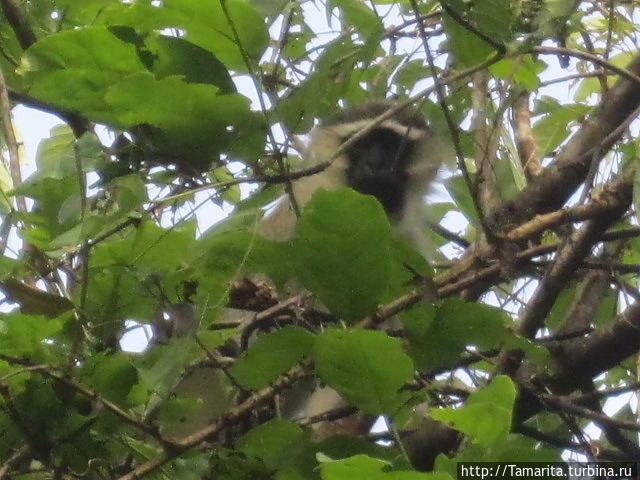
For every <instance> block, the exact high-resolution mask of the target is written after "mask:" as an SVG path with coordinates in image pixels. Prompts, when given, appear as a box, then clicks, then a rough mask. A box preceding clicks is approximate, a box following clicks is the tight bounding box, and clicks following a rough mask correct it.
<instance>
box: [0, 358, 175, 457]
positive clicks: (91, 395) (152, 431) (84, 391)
mask: <svg viewBox="0 0 640 480" xmlns="http://www.w3.org/2000/svg"><path fill="white" fill-rule="evenodd" d="M0 359H1V360H4V361H5V362H7V363H9V364H11V365H20V366H23V367H34V365H33V364H31V363H30V362H29V361H28V360H24V359H21V358H16V357H12V356H10V355H5V354H3V353H0ZM37 367H38V369H37V370H30V371H35V372H36V373H38V374H39V375H41V376H43V377H45V378H48V379H51V380H53V381H55V382H58V383H60V384H63V385H65V386H67V387H69V388H71V389H73V390H74V391H76V392H77V393H79V394H80V395H82V396H84V397H86V398H88V399H90V400H93V401H94V402H96V403H98V404H101V405H103V406H104V407H105V408H106V409H107V410H109V411H110V412H111V413H113V414H115V415H116V416H117V417H119V418H120V419H121V420H122V421H124V422H125V423H126V424H128V425H131V426H133V427H135V428H137V429H139V430H141V431H143V432H145V433H147V434H149V435H151V436H152V437H153V438H155V439H156V440H158V442H159V443H161V444H162V445H164V446H172V444H171V442H169V441H168V440H166V439H164V438H162V436H161V435H160V434H159V433H158V431H157V429H156V428H155V427H153V426H149V425H147V424H146V423H144V422H140V421H138V420H136V419H135V418H133V417H131V416H130V415H129V414H128V413H127V412H125V411H124V410H122V409H121V408H120V407H118V406H117V405H116V404H115V403H113V402H111V401H109V400H107V399H106V398H104V397H103V396H102V395H100V394H99V393H97V392H95V391H93V390H89V389H88V388H85V387H83V386H82V385H80V384H79V383H77V382H76V381H74V380H72V379H71V378H68V377H63V376H60V375H58V374H56V373H53V372H52V367H49V368H48V369H46V368H43V367H42V365H38V366H37Z"/></svg>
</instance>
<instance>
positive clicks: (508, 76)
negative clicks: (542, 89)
mask: <svg viewBox="0 0 640 480" xmlns="http://www.w3.org/2000/svg"><path fill="white" fill-rule="evenodd" d="M546 68H547V65H546V64H545V63H544V62H542V61H540V60H534V59H533V57H532V56H531V55H519V56H517V57H513V58H503V59H502V60H500V61H499V62H496V63H494V64H493V65H491V67H489V69H490V70H491V73H493V74H494V75H495V76H497V77H499V78H502V79H504V80H509V81H511V82H513V83H516V84H519V85H522V86H523V87H524V88H525V89H527V90H535V89H536V88H538V86H539V85H540V79H539V78H538V74H540V73H541V72H543V71H544V70H545V69H546Z"/></svg>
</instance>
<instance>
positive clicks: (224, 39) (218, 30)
mask: <svg viewBox="0 0 640 480" xmlns="http://www.w3.org/2000/svg"><path fill="white" fill-rule="evenodd" d="M223 5H224V6H225V7H226V8H223ZM227 14H228V16H229V18H227ZM100 19H101V20H102V21H103V22H105V23H107V24H111V25H128V26H130V27H133V28H135V29H136V30H142V31H146V32H153V31H162V30H166V29H171V28H175V29H179V30H181V31H183V32H184V38H185V39H186V40H189V41H190V42H192V43H194V44H196V45H199V46H200V47H202V48H204V49H206V50H209V51H210V52H211V53H213V54H214V55H215V56H216V57H217V58H218V59H220V60H221V61H222V62H223V63H224V64H225V65H226V66H227V67H228V68H229V69H232V70H236V71H242V72H246V71H247V70H248V68H249V67H252V66H253V67H255V64H256V63H257V61H258V59H259V58H260V57H261V56H262V53H263V52H264V50H265V48H266V47H267V45H268V41H269V35H268V32H267V26H266V24H265V23H264V21H263V18H262V16H261V15H260V14H259V13H258V12H257V11H256V9H255V8H254V7H253V6H252V5H250V4H249V3H248V2H246V1H243V0H225V1H223V2H221V1H209V0H165V1H163V2H162V3H159V4H157V5H151V4H148V3H146V2H145V3H143V2H135V3H132V4H129V5H124V4H119V5H117V6H114V7H111V8H107V9H105V11H104V12H102V15H101V17H100ZM236 35H237V37H238V38H237V39H236ZM237 40H238V41H239V44H238V42H237ZM247 61H248V62H250V63H253V64H254V65H249V66H248V65H247Z"/></svg>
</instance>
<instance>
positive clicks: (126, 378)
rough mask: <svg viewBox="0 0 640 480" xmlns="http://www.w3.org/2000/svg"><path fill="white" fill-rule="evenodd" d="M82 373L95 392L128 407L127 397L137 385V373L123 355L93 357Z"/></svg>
mask: <svg viewBox="0 0 640 480" xmlns="http://www.w3.org/2000/svg"><path fill="white" fill-rule="evenodd" d="M83 371H84V375H86V377H87V381H88V383H89V384H90V385H91V387H92V388H93V389H95V391H96V392H98V393H100V394H101V395H104V397H105V398H107V399H108V400H111V401H112V402H115V403H117V404H119V405H124V406H129V402H128V399H127V396H128V395H129V392H130V391H131V388H132V387H133V386H134V385H135V384H136V383H138V372H137V371H136V368H135V367H134V366H133V365H132V364H131V361H130V360H129V359H128V358H127V357H126V355H125V354H123V353H116V354H112V355H94V356H93V357H91V358H90V359H88V361H87V363H86V364H85V365H84V366H83Z"/></svg>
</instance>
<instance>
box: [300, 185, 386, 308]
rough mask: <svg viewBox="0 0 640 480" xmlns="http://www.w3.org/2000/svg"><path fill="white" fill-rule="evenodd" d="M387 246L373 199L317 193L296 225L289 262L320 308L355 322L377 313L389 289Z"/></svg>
mask: <svg viewBox="0 0 640 480" xmlns="http://www.w3.org/2000/svg"><path fill="white" fill-rule="evenodd" d="M390 242H391V230H390V227H389V223H388V221H387V218H386V215H385V213H384V210H383V208H382V206H381V205H380V204H379V203H378V202H377V201H376V200H375V199H374V198H373V197H369V196H366V195H362V194H359V193H356V192H355V191H353V190H349V189H343V190H338V191H333V192H329V191H326V190H320V191H318V192H316V193H315V194H314V196H313V197H312V199H311V200H310V201H309V202H308V203H307V205H306V207H305V209H304V212H303V214H302V215H301V217H300V219H299V220H298V223H297V225H296V236H295V238H294V249H293V254H294V257H293V262H294V265H295V269H296V273H297V276H298V278H299V279H300V281H301V282H302V284H303V285H304V286H305V287H306V288H307V289H309V290H311V291H312V292H313V293H315V294H316V295H318V298H319V299H320V300H321V301H322V303H323V304H324V305H326V306H327V307H328V308H329V309H330V310H331V311H332V312H333V313H335V314H337V315H339V316H340V317H342V318H344V319H345V320H348V321H356V320H359V319H361V318H363V317H364V316H366V315H368V314H371V313H373V312H374V311H375V310H376V308H377V306H378V303H379V301H380V298H381V297H382V295H383V294H384V292H385V290H386V288H387V282H388V275H389V269H390V261H391V260H390Z"/></svg>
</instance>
